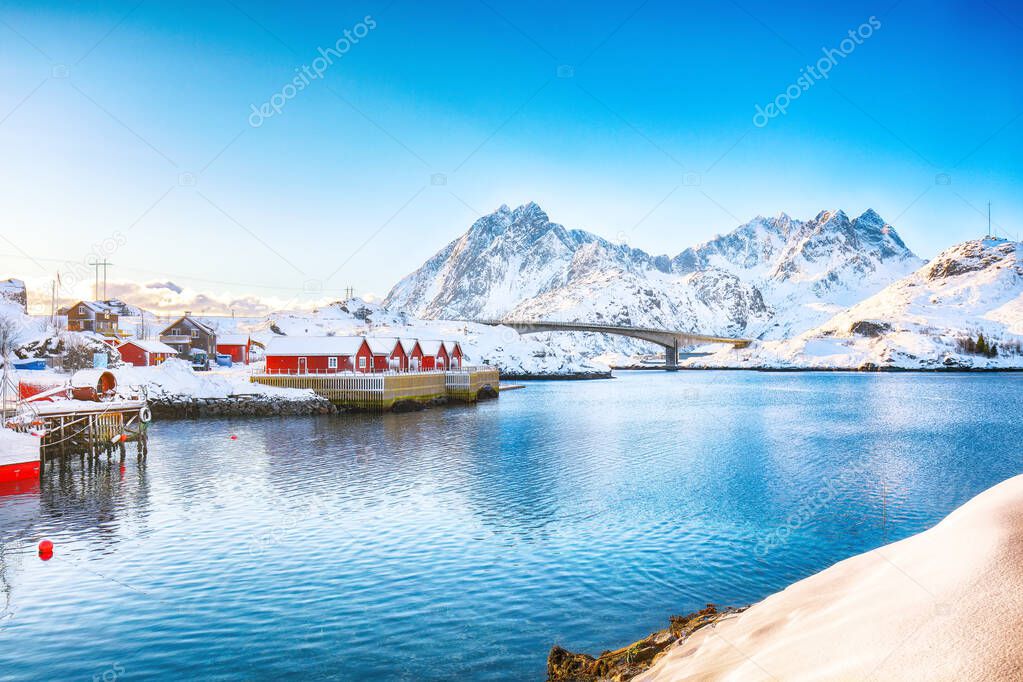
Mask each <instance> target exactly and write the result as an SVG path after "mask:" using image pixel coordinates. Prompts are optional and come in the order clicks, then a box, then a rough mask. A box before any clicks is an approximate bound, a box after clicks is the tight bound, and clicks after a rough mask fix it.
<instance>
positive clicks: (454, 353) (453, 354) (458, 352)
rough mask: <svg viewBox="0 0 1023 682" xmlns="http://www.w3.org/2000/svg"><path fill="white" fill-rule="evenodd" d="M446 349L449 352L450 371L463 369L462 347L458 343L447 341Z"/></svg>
mask: <svg viewBox="0 0 1023 682" xmlns="http://www.w3.org/2000/svg"><path fill="white" fill-rule="evenodd" d="M444 349H445V350H446V351H447V352H448V358H450V360H449V362H448V368H449V369H462V358H463V355H462V346H461V345H460V344H459V343H458V342H457V341H445V342H444Z"/></svg>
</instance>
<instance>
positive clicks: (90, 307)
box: [63, 301, 120, 336]
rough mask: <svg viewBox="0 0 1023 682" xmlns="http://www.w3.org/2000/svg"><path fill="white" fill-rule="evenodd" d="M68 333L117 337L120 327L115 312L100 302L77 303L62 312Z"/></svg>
mask: <svg viewBox="0 0 1023 682" xmlns="http://www.w3.org/2000/svg"><path fill="white" fill-rule="evenodd" d="M63 312H64V314H66V315H67V328H68V331H70V332H96V333H97V334H102V335H104V336H118V332H119V330H120V326H119V325H118V319H119V317H120V316H119V315H118V313H117V311H116V310H115V309H113V308H111V307H110V306H107V305H105V304H104V303H103V302H101V301H78V302H77V303H75V304H74V305H71V306H68V307H67V308H66V309H65V310H64V311H63Z"/></svg>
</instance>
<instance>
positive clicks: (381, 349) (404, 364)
mask: <svg viewBox="0 0 1023 682" xmlns="http://www.w3.org/2000/svg"><path fill="white" fill-rule="evenodd" d="M366 342H367V343H368V344H369V350H370V352H371V353H373V371H374V372H387V371H392V372H405V371H408V356H407V355H406V354H405V349H404V347H402V345H401V341H399V340H398V339H390V338H367V339H366Z"/></svg>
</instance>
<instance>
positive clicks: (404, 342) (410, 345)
mask: <svg viewBox="0 0 1023 682" xmlns="http://www.w3.org/2000/svg"><path fill="white" fill-rule="evenodd" d="M398 340H399V341H401V347H402V348H404V349H405V353H406V354H408V353H411V352H412V351H413V350H414V349H415V347H416V344H417V343H419V339H398Z"/></svg>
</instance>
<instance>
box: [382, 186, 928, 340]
mask: <svg viewBox="0 0 1023 682" xmlns="http://www.w3.org/2000/svg"><path fill="white" fill-rule="evenodd" d="M921 263H922V261H921V260H920V259H918V258H917V257H916V256H915V255H914V254H913V253H912V252H911V251H910V250H909V249H908V248H907V247H906V245H905V244H904V243H903V242H902V240H901V239H900V238H899V236H898V234H897V233H896V232H895V230H894V228H892V227H891V226H890V225H888V224H887V223H885V222H884V220H883V219H881V217H880V216H878V215H877V213H875V212H874V211H872V210H869V211H867V212H865V213H864V214H863V215H861V216H859V217H858V218H855V219H852V220H850V219H849V218H848V216H846V214H845V213H843V212H842V211H823V212H821V213H820V214H818V215H817V216H816V217H814V218H813V219H811V220H808V221H800V220H795V219H792V218H790V217H788V216H787V215H784V214H782V215H780V216H778V217H776V218H764V217H759V216H758V217H757V218H755V219H753V220H752V221H750V222H749V223H746V224H745V225H741V226H739V227H738V228H736V229H735V230H733V231H732V232H730V233H729V234H727V235H723V236H718V237H716V238H714V239H712V240H710V241H708V242H705V243H703V244H699V245H697V246H695V247H692V248H688V249H686V250H685V251H682V252H681V253H680V254H679V255H677V256H675V257H674V258H670V257H668V256H664V255H661V256H653V255H650V254H647V253H645V252H644V251H641V250H639V249H633V248H630V247H628V246H626V245H623V244H612V243H611V242H608V241H607V240H604V239H602V238H600V237H598V236H596V235H594V234H591V233H589V232H585V231H583V230H568V229H566V228H564V227H563V226H561V225H558V224H557V223H552V222H550V220H549V218H548V217H547V214H546V213H544V212H543V210H542V209H540V207H539V206H537V205H536V204H535V203H530V204H526V205H524V206H520V207H518V208H516V209H514V210H511V209H509V208H508V207H507V206H501V208H499V209H498V210H497V211H496V212H494V213H493V214H491V215H488V216H486V217H483V218H481V219H479V220H478V221H476V222H475V223H474V224H473V225H472V226H471V227H470V228H469V230H468V231H467V232H466V233H465V234H463V235H462V236H461V237H459V238H458V239H456V240H455V241H453V242H451V243H450V244H448V245H447V246H446V247H445V248H444V249H442V250H441V251H440V252H439V253H437V254H436V255H435V256H433V257H432V258H431V259H430V260H428V261H427V262H426V263H425V264H424V265H423V266H422V267H421V268H420V269H419V270H417V271H415V272H413V273H412V274H410V275H409V276H407V277H405V278H404V279H403V280H401V282H399V283H398V284H397V285H396V286H395V287H394V289H392V290H391V292H390V293H389V294H388V296H387V298H386V299H385V301H384V304H385V306H386V307H387V308H388V309H390V310H393V311H407V312H408V313H409V314H412V315H415V316H418V317H424V318H430V319H481V318H486V319H493V318H503V319H554V320H562V321H577V320H585V321H592V322H602V323H607V324H620V325H638V326H649V327H662V328H671V329H682V330H687V331H693V332H699V333H704V334H714V335H722V336H736V337H745V338H787V337H789V336H792V335H794V334H798V333H800V332H802V331H805V330H807V329H810V328H812V327H814V326H815V325H817V324H820V323H821V322H823V321H825V320H827V319H828V317H830V316H831V315H833V314H834V313H836V312H838V311H839V310H841V309H842V308H844V307H846V306H848V305H850V304H852V303H854V302H855V301H858V300H861V299H862V298H864V297H866V296H869V295H871V294H873V293H875V292H877V291H879V290H880V289H881V288H883V287H884V286H886V285H887V284H889V283H891V282H892V281H894V280H896V279H898V278H900V277H902V276H904V275H906V274H907V273H909V272H912V271H913V270H914V269H915V268H917V267H919V266H920V265H921ZM557 338H558V337H557V336H553V335H552V336H551V337H550V338H549V339H548V341H549V342H551V343H556V342H557V341H556V339H557ZM572 344H573V346H574V347H577V348H580V349H582V350H584V351H585V352H587V353H590V354H594V355H596V354H599V353H603V352H609V351H611V352H613V351H619V352H649V351H651V350H654V349H653V348H652V347H650V346H648V345H646V344H642V343H641V342H636V341H633V340H629V339H622V338H620V337H603V336H599V335H578V336H576V338H573V339H572Z"/></svg>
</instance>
